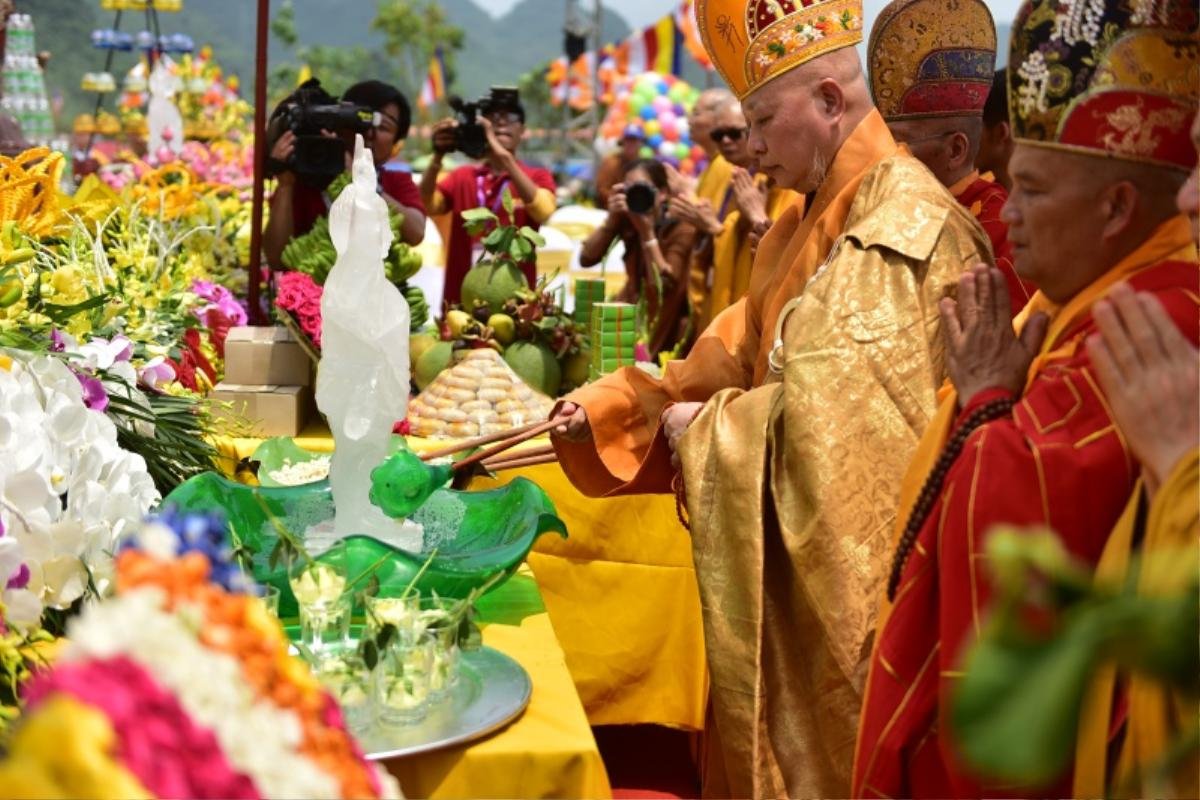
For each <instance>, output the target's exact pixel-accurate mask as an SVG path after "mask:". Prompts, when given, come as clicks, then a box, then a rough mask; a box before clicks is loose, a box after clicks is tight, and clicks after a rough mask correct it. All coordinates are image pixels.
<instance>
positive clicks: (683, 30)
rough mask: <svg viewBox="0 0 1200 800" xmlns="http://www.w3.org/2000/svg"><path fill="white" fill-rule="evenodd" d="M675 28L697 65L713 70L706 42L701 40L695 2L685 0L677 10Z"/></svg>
mask: <svg viewBox="0 0 1200 800" xmlns="http://www.w3.org/2000/svg"><path fill="white" fill-rule="evenodd" d="M675 27H677V28H678V29H679V38H680V39H681V40H682V41H683V46H684V47H686V48H687V51H688V53H690V54H691V56H692V58H694V59H696V63H697V64H699V65H700V66H702V67H704V68H705V69H708V70H711V69H712V68H713V64H712V61H711V60H710V59H709V57H708V53H707V52H705V50H704V42H703V41H701V40H700V29H699V28H698V27H697V25H696V4H695V3H694V2H693V0H683V2H682V3H680V4H679V8H677V9H675Z"/></svg>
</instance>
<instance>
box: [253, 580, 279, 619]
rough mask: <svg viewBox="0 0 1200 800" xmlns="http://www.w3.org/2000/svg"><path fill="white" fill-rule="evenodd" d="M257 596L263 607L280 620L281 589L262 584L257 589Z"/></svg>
mask: <svg viewBox="0 0 1200 800" xmlns="http://www.w3.org/2000/svg"><path fill="white" fill-rule="evenodd" d="M255 596H256V597H258V599H259V600H261V601H262V604H263V607H264V608H266V609H267V612H268V613H270V615H271V616H272V617H274V618H275V619H279V587H277V586H272V585H271V584H269V583H267V584H262V585H260V586H257V587H255Z"/></svg>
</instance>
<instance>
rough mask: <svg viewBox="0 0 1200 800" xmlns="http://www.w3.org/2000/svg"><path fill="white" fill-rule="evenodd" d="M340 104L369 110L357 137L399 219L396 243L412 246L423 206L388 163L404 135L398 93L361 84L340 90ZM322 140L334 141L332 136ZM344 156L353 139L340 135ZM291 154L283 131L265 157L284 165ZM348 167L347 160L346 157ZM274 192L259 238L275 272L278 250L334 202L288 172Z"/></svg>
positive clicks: (406, 118)
mask: <svg viewBox="0 0 1200 800" xmlns="http://www.w3.org/2000/svg"><path fill="white" fill-rule="evenodd" d="M342 100H343V101H344V102H348V103H353V104H355V105H357V106H363V107H365V108H370V109H372V110H373V111H375V124H374V125H373V126H372V127H371V128H370V130H368V131H367V132H366V133H365V134H364V135H363V143H364V144H365V145H366V146H367V147H368V148H370V150H371V157H372V158H373V159H374V161H375V169H376V171H377V173H378V175H379V192H380V194H381V195H382V196H383V199H384V200H386V201H387V203H388V205H389V206H390V207H391V208H392V209H394V210H395V211H397V212H399V214H400V215H401V216H402V217H403V218H404V222H403V224H402V225H401V228H400V238H401V239H402V240H403V241H404V243H405V244H409V245H418V244H420V243H421V241H422V240H423V239H424V238H425V207H424V205H423V204H422V202H421V194H420V192H419V191H417V185H416V183H415V182H414V181H413V179H412V175H411V173H409V172H408V171H406V170H405V169H399V168H395V167H393V166H391V165H389V164H388V161H389V159H391V158H392V155H393V153H394V151H395V150H396V147H397V145H398V144H399V143H400V142H402V141H403V140H404V138H405V137H406V136H408V128H409V123H410V122H411V120H412V112H411V110H410V109H409V105H408V101H407V100H406V99H405V98H404V95H403V94H401V92H400V90H399V89H397V88H396V87H394V86H391V85H389V84H386V83H383V82H382V81H362V82H361V83H356V84H354V85H353V86H351V87H350V88H349V89H347V90H346V92H345V94H343V95H342ZM323 135H326V136H329V137H334V136H337V135H338V132H335V131H327V132H324V134H323ZM343 138H344V139H346V140H347V145H348V150H347V154H349V153H351V152H353V148H354V137H353V136H352V135H346V136H344V137H343ZM295 149H296V136H295V134H293V133H292V132H291V131H284V132H283V133H282V135H280V136H279V138H278V139H276V140H275V142H274V143H273V144H272V146H271V158H272V159H273V160H274V161H276V162H278V163H281V164H286V163H287V161H288V160H289V159H290V158H291V156H292V154H293V153H294V152H295ZM347 164H349V155H347ZM277 181H278V183H277V185H276V188H275V193H274V194H273V195H271V213H270V216H269V219H268V222H267V229H266V231H265V232H264V233H263V252H264V253H265V255H266V258H267V263H268V264H270V265H271V266H272V267H274V268H275V269H279V268H280V267H282V266H284V264H283V263H282V261H281V260H280V258H281V254H282V253H283V248H284V247H285V246H286V245H287V243H288V241H289V240H290V239H291V238H292V237H293V236H300V235H301V234H304V233H307V232H308V231H309V230H311V229H312V226H313V224H314V223H315V222H316V221H317V220H318V219H320V218H321V217H323V216H325V215H327V214H328V213H329V206H330V204H331V203H332V202H333V200H334V198H332V197H329V196H328V194H327V193H326V192H325V191H323V190H322V189H318V188H316V187H315V186H311V185H309V184H308V183H306V182H304V181H303V180H298V179H297V177H296V175H295V173H293V172H292V171H291V170H286V169H285V170H281V171H280V172H279V173H278V176H277Z"/></svg>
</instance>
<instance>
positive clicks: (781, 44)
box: [696, 0, 863, 100]
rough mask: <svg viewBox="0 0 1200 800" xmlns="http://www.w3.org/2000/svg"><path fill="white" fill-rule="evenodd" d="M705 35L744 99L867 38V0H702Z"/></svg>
mask: <svg viewBox="0 0 1200 800" xmlns="http://www.w3.org/2000/svg"><path fill="white" fill-rule="evenodd" d="M696 21H697V22H698V24H699V27H700V38H701V39H703V40H704V49H705V50H707V51H708V54H709V56H710V57H711V58H712V62H713V64H714V65H715V66H716V68H717V70H718V71H720V73H721V77H722V78H724V79H725V82H726V83H727V84H729V88H730V89H732V90H733V93H734V94H736V95H737V97H738V99H739V100H744V99H745V98H746V97H747V95H749V94H751V93H752V92H753V91H754V90H755V89H757V88H758V87H760V86H762V85H763V84H764V83H766V82H767V81H769V80H771V79H772V78H776V77H778V76H780V75H782V74H783V73H785V72H787V71H788V70H790V69H792V68H793V67H798V66H800V65H801V64H804V63H806V62H808V61H811V60H813V59H814V58H816V57H817V56H820V55H824V54H825V53H828V52H831V51H833V50H837V49H839V48H842V47H849V46H850V45H855V44H858V43H859V42H861V41H862V28H863V15H862V0H808V2H804V1H803V0H697V2H696Z"/></svg>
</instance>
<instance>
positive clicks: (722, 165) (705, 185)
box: [672, 89, 737, 330]
mask: <svg viewBox="0 0 1200 800" xmlns="http://www.w3.org/2000/svg"><path fill="white" fill-rule="evenodd" d="M736 102H737V100H736V99H735V98H734V96H733V92H731V91H729V90H728V89H705V90H704V91H703V92H701V93H700V96H699V97H698V98H696V104H695V106H693V107H692V113H691V115H690V116H689V117H688V125H689V130H690V132H691V136H692V141H693V142H696V143H697V144H698V145H700V147H701V148H702V149H703V150H704V154H705V155H706V156H707V157H708V165H707V166H706V167H705V168H704V171H703V172H701V173H700V177H699V178H698V179H697V181H696V186H695V191H694V192H688V191H687V190H685V189H678V190H676V191H675V192H674V194H675V195H676V196H677V197H683V198H685V202H683V203H678V202H677V203H676V204H675V208H674V209H673V211H672V213H678V212H679V210H680V209H685V213H686V209H688V208H691V207H700V206H702V205H704V204H707V205H708V206H709V207H710V208H715V207H717V206H719V205H720V204H721V199H722V198H724V197H725V194H726V193H727V192H728V191H729V183H730V181H731V180H732V179H733V165H732V164H730V163H729V162H728V161H726V160H725V157H724V156H722V155H721V151H720V149H719V148H718V147H717V143H716V142H714V141H713V139H712V129H713V124H714V122H715V116H716V113H717V110H718V109H719V108H721V107H722V106H724V105H727V104H728V103H736ZM693 224H695V223H694V222H693ZM710 266H711V264H710V263H709V262H708V261H707V260H701V259H698V258H697V259H693V261H692V263H691V264H689V266H688V307H689V308H691V309H692V325H693V330H703V329H704V328H703V326H701V325H700V319H699V314H698V312H699V310H700V309H702V308H704V304H705V298H706V297H707V296H708V278H709V276H708V270H709V268H710Z"/></svg>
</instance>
